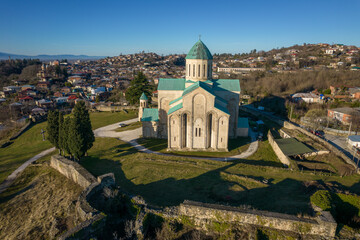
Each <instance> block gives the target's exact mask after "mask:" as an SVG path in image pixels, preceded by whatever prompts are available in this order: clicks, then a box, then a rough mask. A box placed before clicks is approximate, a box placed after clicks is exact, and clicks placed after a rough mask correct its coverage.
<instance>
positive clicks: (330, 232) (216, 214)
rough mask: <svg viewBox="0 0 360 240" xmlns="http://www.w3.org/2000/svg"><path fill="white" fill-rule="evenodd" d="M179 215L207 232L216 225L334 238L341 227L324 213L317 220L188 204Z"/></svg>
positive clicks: (185, 203)
mask: <svg viewBox="0 0 360 240" xmlns="http://www.w3.org/2000/svg"><path fill="white" fill-rule="evenodd" d="M179 214H180V215H184V216H187V217H189V218H190V219H191V220H192V221H193V223H194V225H195V226H196V227H198V228H201V229H204V230H208V229H211V226H212V225H213V224H214V223H222V222H227V223H233V224H249V225H255V226H261V227H268V228H273V229H277V230H281V231H291V232H296V233H300V234H304V235H318V236H323V237H331V238H333V237H334V236H335V233H336V227H337V224H336V222H335V220H334V218H333V217H332V216H331V214H330V212H320V215H319V216H317V217H316V218H311V219H310V218H309V219H308V218H299V217H296V216H293V215H287V214H281V213H273V212H265V211H258V210H246V209H240V208H235V207H229V206H223V205H215V204H205V203H199V202H192V201H184V203H182V204H180V207H179Z"/></svg>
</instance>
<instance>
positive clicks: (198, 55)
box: [186, 40, 213, 60]
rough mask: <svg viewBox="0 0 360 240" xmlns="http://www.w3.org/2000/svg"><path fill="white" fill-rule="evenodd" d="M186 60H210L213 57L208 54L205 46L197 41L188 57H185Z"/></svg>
mask: <svg viewBox="0 0 360 240" xmlns="http://www.w3.org/2000/svg"><path fill="white" fill-rule="evenodd" d="M186 59H204V60H210V59H213V56H212V55H211V53H210V51H209V49H208V48H207V47H206V45H205V44H204V43H203V42H202V41H201V40H199V41H197V43H195V45H194V46H193V47H192V48H191V49H190V51H189V53H188V55H187V56H186Z"/></svg>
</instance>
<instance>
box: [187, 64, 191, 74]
mask: <svg viewBox="0 0 360 240" xmlns="http://www.w3.org/2000/svg"><path fill="white" fill-rule="evenodd" d="M188 68H189V76H191V74H190V71H191V67H190V64H189V66H188Z"/></svg>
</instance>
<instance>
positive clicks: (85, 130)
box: [67, 102, 95, 160]
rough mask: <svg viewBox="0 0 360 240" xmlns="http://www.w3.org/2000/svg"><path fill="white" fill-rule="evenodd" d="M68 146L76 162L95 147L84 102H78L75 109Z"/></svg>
mask: <svg viewBox="0 0 360 240" xmlns="http://www.w3.org/2000/svg"><path fill="white" fill-rule="evenodd" d="M68 137H69V140H68V141H67V142H68V146H69V149H70V152H71V154H72V155H73V156H74V157H75V159H76V160H79V159H80V158H81V157H83V156H84V155H85V154H86V152H87V150H89V149H90V148H91V147H92V146H93V142H94V141H95V136H94V133H93V131H92V127H91V121H90V116H89V112H88V111H87V109H86V106H85V103H84V102H78V103H77V104H76V105H75V107H74V112H73V117H72V118H71V121H70V127H69V136H68Z"/></svg>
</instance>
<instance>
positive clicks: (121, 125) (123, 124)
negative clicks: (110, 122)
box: [119, 123, 127, 127]
mask: <svg viewBox="0 0 360 240" xmlns="http://www.w3.org/2000/svg"><path fill="white" fill-rule="evenodd" d="M126 126H127V124H125V123H120V124H119V127H126Z"/></svg>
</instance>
